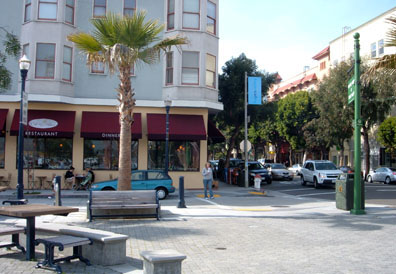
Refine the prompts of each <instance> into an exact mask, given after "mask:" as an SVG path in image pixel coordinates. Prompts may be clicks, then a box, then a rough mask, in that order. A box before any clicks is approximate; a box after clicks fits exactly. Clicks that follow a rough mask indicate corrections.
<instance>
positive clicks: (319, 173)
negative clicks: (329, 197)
mask: <svg viewBox="0 0 396 274" xmlns="http://www.w3.org/2000/svg"><path fill="white" fill-rule="evenodd" d="M340 174H342V171H341V170H339V169H337V167H336V165H335V164H334V163H333V162H330V161H326V160H309V161H306V162H305V163H304V166H303V167H302V168H301V185H303V186H305V185H306V184H307V183H313V184H314V186H315V188H319V187H321V186H323V185H331V186H334V185H335V181H336V180H337V178H338V175H340Z"/></svg>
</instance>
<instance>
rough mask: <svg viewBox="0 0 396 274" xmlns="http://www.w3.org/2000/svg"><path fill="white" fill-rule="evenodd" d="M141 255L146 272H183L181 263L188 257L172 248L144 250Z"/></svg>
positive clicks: (158, 273)
mask: <svg viewBox="0 0 396 274" xmlns="http://www.w3.org/2000/svg"><path fill="white" fill-rule="evenodd" d="M140 256H142V258H143V273H145V274H162V273H172V274H181V273H182V271H181V263H182V261H183V260H184V259H186V258H187V257H186V255H183V254H181V253H179V252H177V251H175V250H172V249H163V250H154V251H142V252H140Z"/></svg>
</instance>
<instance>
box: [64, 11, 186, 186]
mask: <svg viewBox="0 0 396 274" xmlns="http://www.w3.org/2000/svg"><path fill="white" fill-rule="evenodd" d="M91 23H92V25H93V27H94V30H93V32H92V34H88V33H83V32H81V33H77V34H71V35H69V36H68V39H69V40H70V41H72V42H74V43H75V44H76V46H77V48H79V49H80V50H81V51H82V52H84V53H86V54H87V63H88V64H92V63H94V62H103V63H105V64H106V65H107V66H108V68H109V71H110V73H115V72H116V71H118V72H119V75H118V78H119V79H120V84H119V87H118V89H117V93H118V101H119V106H118V110H119V112H120V153H119V163H118V164H119V177H118V190H129V189H130V188H131V125H132V123H133V108H134V106H135V98H134V95H135V93H134V90H133V88H132V86H131V80H130V72H131V68H133V66H134V64H135V63H137V62H142V63H146V64H153V63H155V62H157V61H158V60H159V57H160V53H161V52H162V51H167V50H169V49H170V47H171V46H179V45H182V44H185V43H187V40H186V39H185V38H182V37H179V36H176V37H174V38H165V39H162V40H161V39H160V34H161V32H162V31H163V30H164V26H163V25H162V24H159V23H158V21H157V20H146V13H145V12H136V13H134V15H133V16H125V17H123V16H121V15H115V14H111V13H109V14H107V16H106V17H105V18H98V19H92V20H91Z"/></svg>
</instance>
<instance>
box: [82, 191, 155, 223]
mask: <svg viewBox="0 0 396 274" xmlns="http://www.w3.org/2000/svg"><path fill="white" fill-rule="evenodd" d="M135 209H142V210H145V209H155V213H148V214H142V213H134V212H132V210H135ZM95 211H98V213H96V212H95ZM87 214H88V218H89V221H90V222H91V221H92V219H93V218H94V217H133V216H134V217H156V218H157V220H159V217H160V216H159V214H160V204H159V200H158V197H157V193H156V191H155V190H129V191H92V190H90V192H89V200H88V206H87Z"/></svg>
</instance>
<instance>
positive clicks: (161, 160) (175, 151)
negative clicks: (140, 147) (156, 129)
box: [148, 141, 200, 171]
mask: <svg viewBox="0 0 396 274" xmlns="http://www.w3.org/2000/svg"><path fill="white" fill-rule="evenodd" d="M148 146H149V151H148V158H149V159H148V169H164V167H165V141H149V144H148ZM199 151H200V149H199V141H198V142H196V141H171V142H169V170H171V171H199Z"/></svg>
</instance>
